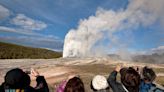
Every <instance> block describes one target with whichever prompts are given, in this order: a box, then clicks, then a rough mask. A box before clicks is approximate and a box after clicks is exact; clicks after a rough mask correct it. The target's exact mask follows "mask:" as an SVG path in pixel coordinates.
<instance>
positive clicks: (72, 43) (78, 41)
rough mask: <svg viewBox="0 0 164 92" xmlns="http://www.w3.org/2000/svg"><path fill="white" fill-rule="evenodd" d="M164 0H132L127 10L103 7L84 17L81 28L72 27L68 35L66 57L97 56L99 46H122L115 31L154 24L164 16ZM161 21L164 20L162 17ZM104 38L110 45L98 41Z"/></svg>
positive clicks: (65, 49) (64, 53)
mask: <svg viewBox="0 0 164 92" xmlns="http://www.w3.org/2000/svg"><path fill="white" fill-rule="evenodd" d="M163 9H164V0H129V4H128V5H127V8H126V9H120V10H118V11H114V10H104V9H102V8H99V9H98V10H97V11H96V14H95V16H90V17H89V18H88V19H84V20H80V22H79V25H78V27H77V29H71V30H70V31H69V32H68V34H67V35H66V37H65V42H64V50H63V57H86V56H92V55H95V52H94V51H96V53H98V52H99V51H98V50H99V49H97V48H96V49H95V47H99V46H100V47H102V46H104V48H109V49H110V48H112V47H109V46H112V44H115V45H119V44H120V43H119V40H118V37H117V36H115V35H114V33H116V32H118V31H124V30H130V31H132V30H134V29H136V28H138V27H139V26H144V27H147V26H150V25H152V24H153V23H155V22H156V21H158V20H159V19H163V16H162V15H163V12H164V11H163ZM161 23H164V22H163V21H162V20H161ZM104 39H107V40H109V43H108V45H103V44H98V43H99V42H101V41H103V40H104Z"/></svg>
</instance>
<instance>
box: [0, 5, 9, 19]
mask: <svg viewBox="0 0 164 92" xmlns="http://www.w3.org/2000/svg"><path fill="white" fill-rule="evenodd" d="M9 15H10V11H9V10H8V9H7V8H5V7H4V6H2V5H0V19H3V18H6V17H8V16H9Z"/></svg>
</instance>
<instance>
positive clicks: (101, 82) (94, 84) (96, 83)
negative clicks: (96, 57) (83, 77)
mask: <svg viewBox="0 0 164 92" xmlns="http://www.w3.org/2000/svg"><path fill="white" fill-rule="evenodd" d="M91 89H92V90H93V91H96V92H99V91H101V92H107V91H109V85H108V82H107V79H106V78H105V77H104V76H102V75H96V76H94V78H93V79H92V81H91Z"/></svg>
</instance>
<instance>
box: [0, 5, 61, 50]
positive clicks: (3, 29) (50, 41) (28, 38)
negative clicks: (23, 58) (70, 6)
mask: <svg viewBox="0 0 164 92" xmlns="http://www.w3.org/2000/svg"><path fill="white" fill-rule="evenodd" d="M11 12H12V11H11V10H9V9H7V8H5V7H3V6H2V5H0V19H5V18H6V17H8V20H6V21H5V22H6V23H7V25H5V24H3V23H1V25H0V33H2V34H0V41H3V42H11V43H16V44H21V45H26V46H32V47H40V48H48V49H53V50H58V51H59V50H60V51H62V48H63V40H61V39H60V38H58V37H56V36H54V35H45V34H42V33H41V31H42V30H44V29H46V28H47V27H48V26H47V24H46V23H45V22H43V21H40V20H37V19H33V18H31V17H29V16H27V15H25V14H17V13H14V12H12V14H10V13H11ZM10 16H12V17H10ZM39 30H40V31H39ZM3 33H6V34H12V35H9V36H6V35H3Z"/></svg>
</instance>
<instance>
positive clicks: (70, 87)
mask: <svg viewBox="0 0 164 92" xmlns="http://www.w3.org/2000/svg"><path fill="white" fill-rule="evenodd" d="M64 92H85V89H84V84H83V82H82V80H81V79H80V78H78V77H73V78H71V79H69V80H68V82H67V84H66V86H65V89H64Z"/></svg>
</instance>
